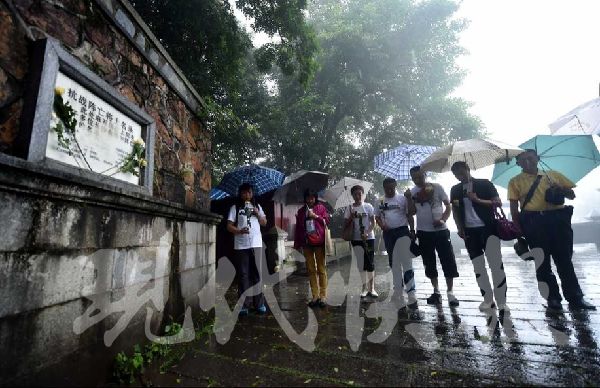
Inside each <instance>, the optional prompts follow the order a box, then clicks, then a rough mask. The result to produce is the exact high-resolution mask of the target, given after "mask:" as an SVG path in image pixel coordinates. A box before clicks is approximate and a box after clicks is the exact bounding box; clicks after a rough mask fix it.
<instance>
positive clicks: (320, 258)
mask: <svg viewBox="0 0 600 388" xmlns="http://www.w3.org/2000/svg"><path fill="white" fill-rule="evenodd" d="M317 198H318V197H317V193H316V192H314V191H312V190H306V191H305V192H304V206H302V207H301V208H300V209H298V213H296V233H295V235H294V249H297V250H299V251H300V250H301V251H302V254H303V255H304V258H305V259H306V268H307V270H308V278H309V281H310V290H311V292H312V300H311V301H310V302H309V303H308V305H309V306H310V307H317V306H318V307H325V306H326V300H327V269H326V268H325V226H326V225H329V214H328V213H327V209H326V208H325V206H324V205H323V204H321V203H320V202H319V201H318V199H317Z"/></svg>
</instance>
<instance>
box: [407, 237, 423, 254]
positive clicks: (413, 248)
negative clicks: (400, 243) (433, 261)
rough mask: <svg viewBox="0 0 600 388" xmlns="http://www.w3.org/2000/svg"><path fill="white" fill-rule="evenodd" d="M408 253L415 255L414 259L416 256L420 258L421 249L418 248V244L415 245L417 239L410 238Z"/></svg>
mask: <svg viewBox="0 0 600 388" xmlns="http://www.w3.org/2000/svg"><path fill="white" fill-rule="evenodd" d="M409 249H410V253H412V254H413V255H415V257H417V256H421V247H420V246H419V244H417V239H416V238H411V239H410V247H409Z"/></svg>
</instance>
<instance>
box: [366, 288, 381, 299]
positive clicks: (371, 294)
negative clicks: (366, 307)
mask: <svg viewBox="0 0 600 388" xmlns="http://www.w3.org/2000/svg"><path fill="white" fill-rule="evenodd" d="M368 295H369V296H370V297H372V298H378V297H379V294H378V293H377V291H375V290H373V291H369V293H368Z"/></svg>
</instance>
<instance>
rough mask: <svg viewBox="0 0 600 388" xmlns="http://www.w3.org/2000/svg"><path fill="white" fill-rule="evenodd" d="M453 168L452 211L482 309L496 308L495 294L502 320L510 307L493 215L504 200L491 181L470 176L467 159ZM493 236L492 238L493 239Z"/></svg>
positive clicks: (455, 164) (456, 163)
mask: <svg viewBox="0 0 600 388" xmlns="http://www.w3.org/2000/svg"><path fill="white" fill-rule="evenodd" d="M450 170H451V171H452V173H453V174H454V176H455V177H456V179H458V180H459V182H460V183H458V184H457V185H454V186H453V187H452V189H450V200H451V201H452V214H453V216H454V221H455V222H456V227H457V228H458V235H459V236H460V238H462V239H463V240H465V248H467V252H468V253H469V257H470V258H471V263H472V264H473V269H474V270H475V278H476V280H477V284H478V285H479V289H480V290H481V295H482V296H483V302H482V303H481V304H480V305H479V308H480V309H481V310H488V309H491V308H493V307H494V306H495V303H494V297H495V298H496V302H497V304H498V312H499V313H500V316H501V320H503V319H504V318H503V315H504V312H505V311H507V310H508V307H506V274H505V273H504V264H503V263H502V252H501V250H500V240H499V239H498V237H497V232H496V220H495V218H494V207H496V206H498V207H501V206H502V201H501V200H500V196H499V195H498V191H497V190H496V188H495V187H494V184H493V183H492V182H490V181H489V180H487V179H476V178H473V177H472V176H471V170H470V168H469V166H468V165H467V163H465V162H463V161H459V162H455V163H454V164H453V165H452V168H451V169H450ZM492 236H493V238H492V239H491V240H490V237H492ZM484 253H485V257H486V258H487V261H488V265H489V267H490V271H491V272H492V280H493V282H494V287H492V285H491V284H490V279H489V276H488V274H487V270H486V268H485V259H484ZM492 290H493V294H492Z"/></svg>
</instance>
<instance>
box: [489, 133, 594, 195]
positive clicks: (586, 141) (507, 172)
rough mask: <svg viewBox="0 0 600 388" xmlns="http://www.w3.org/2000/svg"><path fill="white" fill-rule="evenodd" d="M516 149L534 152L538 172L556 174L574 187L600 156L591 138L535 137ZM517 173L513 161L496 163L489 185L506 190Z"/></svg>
mask: <svg viewBox="0 0 600 388" xmlns="http://www.w3.org/2000/svg"><path fill="white" fill-rule="evenodd" d="M519 147H520V148H523V149H534V150H536V151H537V153H538V155H539V157H540V163H539V165H538V167H539V168H540V169H542V170H555V171H558V172H560V173H562V174H563V175H564V176H566V177H567V178H569V179H570V180H571V181H573V182H575V183H576V182H577V181H579V180H581V178H583V177H584V176H586V175H587V174H588V173H589V172H590V171H592V170H593V169H594V168H596V167H597V166H598V165H599V164H600V153H598V148H597V147H596V144H595V143H594V139H593V137H592V136H591V135H564V136H550V135H538V136H535V137H533V138H531V139H529V140H527V141H526V142H525V143H523V144H521V145H520V146H519ZM520 172H521V167H519V166H517V162H516V158H515V159H513V160H511V161H510V162H509V163H508V164H507V163H505V162H502V163H498V164H496V165H495V166H494V174H493V176H492V182H494V183H495V184H497V185H500V186H502V187H508V182H509V181H510V179H511V178H512V177H514V176H516V175H517V174H519V173H520Z"/></svg>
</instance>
